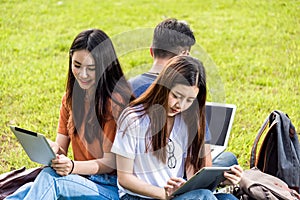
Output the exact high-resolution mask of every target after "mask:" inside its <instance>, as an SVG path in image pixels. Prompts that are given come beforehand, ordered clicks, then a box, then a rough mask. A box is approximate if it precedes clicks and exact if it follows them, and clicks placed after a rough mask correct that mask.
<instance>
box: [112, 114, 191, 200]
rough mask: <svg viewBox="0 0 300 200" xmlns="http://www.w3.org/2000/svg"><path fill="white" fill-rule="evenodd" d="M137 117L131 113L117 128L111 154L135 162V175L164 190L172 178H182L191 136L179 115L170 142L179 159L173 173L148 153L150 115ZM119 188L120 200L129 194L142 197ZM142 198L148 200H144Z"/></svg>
mask: <svg viewBox="0 0 300 200" xmlns="http://www.w3.org/2000/svg"><path fill="white" fill-rule="evenodd" d="M137 115H138V114H137V113H134V112H132V113H130V114H129V115H127V116H126V118H125V119H124V120H123V121H122V124H118V130H117V133H116V137H115V140H114V144H113V147H112V149H111V151H112V152H114V153H116V154H118V155H121V156H123V157H126V158H130V159H133V160H134V165H133V174H134V175H135V176H136V177H138V178H139V179H141V180H143V181H145V182H147V183H149V184H152V185H154V186H158V187H164V186H165V185H166V183H167V181H168V180H169V179H170V178H171V177H181V178H182V177H183V175H184V162H185V158H186V155H187V148H188V144H187V143H188V133H187V126H186V124H185V122H184V120H183V119H182V118H181V115H180V114H177V115H176V116H175V121H174V125H173V129H172V131H171V134H170V138H169V139H170V140H172V142H173V144H174V147H175V148H174V156H175V158H176V166H175V168H172V169H170V168H169V167H168V164H167V161H166V163H163V162H162V161H160V160H158V159H157V158H156V157H155V156H154V155H153V154H152V153H151V152H146V146H145V137H146V132H147V130H148V126H149V124H150V120H149V117H148V115H144V116H143V117H142V118H139V117H137ZM119 121H120V120H119ZM124 130H125V132H124ZM167 146H168V145H167ZM162 150H164V149H162ZM169 156H171V154H169V153H167V160H168V157H169ZM118 186H119V195H120V197H122V196H123V195H125V194H126V193H128V194H131V195H136V196H141V195H138V194H135V193H133V192H131V191H129V190H127V189H125V188H123V187H122V186H121V185H119V184H118ZM141 197H144V198H149V197H145V196H141Z"/></svg>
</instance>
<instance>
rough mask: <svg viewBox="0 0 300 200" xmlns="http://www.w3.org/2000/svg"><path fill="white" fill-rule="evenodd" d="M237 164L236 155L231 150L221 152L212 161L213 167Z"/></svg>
mask: <svg viewBox="0 0 300 200" xmlns="http://www.w3.org/2000/svg"><path fill="white" fill-rule="evenodd" d="M237 164H238V161H237V159H236V156H235V155H234V154H233V153H231V152H223V153H221V154H220V155H219V156H217V157H216V158H215V159H214V160H213V161H212V165H213V166H214V167H230V166H232V165H237Z"/></svg>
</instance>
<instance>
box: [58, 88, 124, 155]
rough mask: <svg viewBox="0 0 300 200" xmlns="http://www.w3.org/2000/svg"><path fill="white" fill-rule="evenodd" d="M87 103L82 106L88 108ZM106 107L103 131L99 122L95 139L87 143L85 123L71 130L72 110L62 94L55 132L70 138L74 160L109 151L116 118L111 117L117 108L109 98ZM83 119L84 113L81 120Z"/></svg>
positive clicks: (114, 131)
mask: <svg viewBox="0 0 300 200" xmlns="http://www.w3.org/2000/svg"><path fill="white" fill-rule="evenodd" d="M88 104H89V103H88V102H87V103H85V105H83V106H85V107H86V108H88V107H89V105H88ZM106 108H107V114H106V116H105V118H106V121H105V123H104V126H103V131H101V128H100V124H97V126H98V130H99V131H97V133H95V134H98V135H97V137H96V139H94V140H93V141H92V142H91V143H88V142H87V141H86V139H85V137H84V129H85V127H84V126H85V125H86V124H85V123H82V126H81V127H80V128H79V129H76V130H77V131H76V130H75V134H74V133H73V131H72V130H74V122H73V117H72V111H71V110H70V108H69V107H68V106H67V103H66V94H65V95H64V96H63V99H62V104H61V108H60V115H59V122H58V130H57V132H58V133H60V134H63V135H65V136H68V137H69V138H70V140H71V144H72V149H73V155H74V160H79V161H85V160H93V159H98V158H102V157H103V153H104V152H110V149H111V146H112V143H113V141H114V138H115V134H116V119H115V118H114V117H113V110H114V112H115V110H118V108H117V109H115V108H112V100H111V99H110V100H109V101H108V103H107V105H106ZM85 121H86V120H85V115H84V120H83V122H85ZM97 138H99V139H97Z"/></svg>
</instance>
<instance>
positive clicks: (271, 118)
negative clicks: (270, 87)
mask: <svg viewBox="0 0 300 200" xmlns="http://www.w3.org/2000/svg"><path fill="white" fill-rule="evenodd" d="M274 112H275V111H273V112H272V113H271V114H270V115H269V116H268V117H267V118H266V119H265V121H264V123H263V125H262V126H261V128H260V129H259V131H258V133H257V135H256V138H255V140H254V143H253V145H252V149H251V155H250V168H252V167H256V166H257V158H256V155H257V154H256V151H257V146H258V142H259V140H260V138H261V136H262V135H263V133H264V132H265V130H266V129H267V127H268V125H269V124H270V123H272V124H270V125H269V127H272V126H273V125H274V124H276V123H277V122H276V121H274V119H275V117H274V114H275V113H274Z"/></svg>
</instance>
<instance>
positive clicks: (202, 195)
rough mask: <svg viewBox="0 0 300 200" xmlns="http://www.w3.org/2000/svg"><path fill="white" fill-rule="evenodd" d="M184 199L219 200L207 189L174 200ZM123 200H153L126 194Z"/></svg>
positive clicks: (185, 194)
mask: <svg viewBox="0 0 300 200" xmlns="http://www.w3.org/2000/svg"><path fill="white" fill-rule="evenodd" d="M184 199H196V200H197V199H198V200H217V198H216V197H215V196H214V194H213V193H212V192H211V191H210V190H206V189H198V190H193V191H190V192H187V193H184V194H181V195H179V196H176V197H174V198H173V199H172V200H184ZM121 200H151V199H148V198H147V199H146V198H142V197H138V196H133V195H130V194H125V195H124V196H122V197H121Z"/></svg>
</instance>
